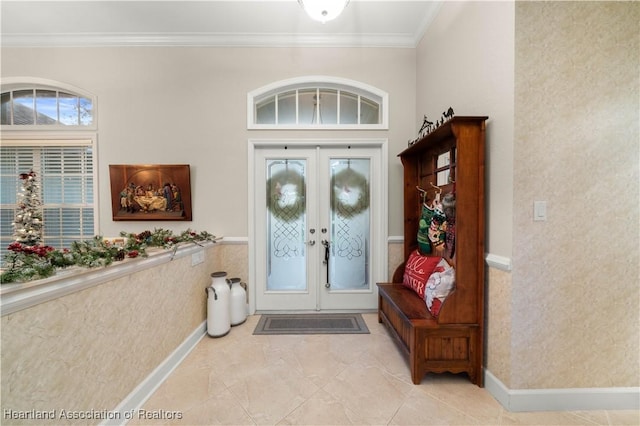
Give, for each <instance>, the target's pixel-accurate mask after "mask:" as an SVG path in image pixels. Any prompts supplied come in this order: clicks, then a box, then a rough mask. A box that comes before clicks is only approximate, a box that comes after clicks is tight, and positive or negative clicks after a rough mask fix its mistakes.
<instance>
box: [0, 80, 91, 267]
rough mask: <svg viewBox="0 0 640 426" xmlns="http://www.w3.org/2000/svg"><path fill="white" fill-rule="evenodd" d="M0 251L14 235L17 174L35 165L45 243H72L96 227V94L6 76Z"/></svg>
mask: <svg viewBox="0 0 640 426" xmlns="http://www.w3.org/2000/svg"><path fill="white" fill-rule="evenodd" d="M1 97H2V102H1V115H2V121H1V123H2V131H3V132H2V145H1V146H0V183H1V185H2V195H1V197H0V253H2V254H4V253H5V252H6V249H7V246H8V245H9V244H10V243H11V242H12V241H13V240H14V229H13V228H14V227H13V225H12V223H13V221H14V218H15V214H16V209H17V206H18V202H19V197H18V194H19V192H20V191H21V181H20V179H19V175H20V174H22V173H28V172H29V171H30V170H33V171H34V172H35V173H36V179H37V181H38V182H39V192H40V194H38V195H39V200H40V202H41V203H42V217H43V224H44V226H43V231H42V237H43V241H42V243H43V244H46V245H50V246H53V247H55V248H58V249H61V248H68V247H70V246H71V244H72V243H73V242H74V241H78V240H83V239H89V238H93V236H94V235H95V230H96V229H97V223H98V217H97V205H96V200H95V197H94V194H95V193H96V182H97V179H96V170H95V168H94V165H95V164H97V158H96V151H97V150H96V149H95V140H96V135H95V132H91V131H90V130H92V129H93V130H95V127H96V123H95V121H96V120H95V119H94V113H95V106H96V102H95V97H94V96H92V95H88V94H86V93H83V92H82V91H80V90H78V89H76V88H73V87H70V86H68V85H64V84H60V83H57V82H51V81H45V80H41V79H29V78H25V79H20V80H17V79H5V80H3V82H2V91H1Z"/></svg>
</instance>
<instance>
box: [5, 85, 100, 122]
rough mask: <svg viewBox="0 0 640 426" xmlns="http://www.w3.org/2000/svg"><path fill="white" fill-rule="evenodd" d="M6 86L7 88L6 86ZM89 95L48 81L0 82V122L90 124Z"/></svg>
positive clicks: (92, 103) (91, 107) (91, 110)
mask: <svg viewBox="0 0 640 426" xmlns="http://www.w3.org/2000/svg"><path fill="white" fill-rule="evenodd" d="M7 89H8V90H7ZM93 107H94V100H93V97H91V96H87V95H83V94H81V93H79V92H78V91H76V90H74V89H67V88H60V87H56V86H54V85H53V84H51V83H50V82H45V81H44V80H39V82H36V83H34V82H28V83H25V82H21V83H13V84H11V83H9V84H7V83H6V82H4V83H3V90H2V94H1V95H0V124H2V126H38V127H39V126H64V127H68V126H83V127H91V126H93V124H94V120H93Z"/></svg>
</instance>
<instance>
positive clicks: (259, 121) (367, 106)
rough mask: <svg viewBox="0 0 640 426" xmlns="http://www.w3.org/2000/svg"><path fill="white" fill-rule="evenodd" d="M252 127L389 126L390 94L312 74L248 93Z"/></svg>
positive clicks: (249, 122) (325, 127)
mask: <svg viewBox="0 0 640 426" xmlns="http://www.w3.org/2000/svg"><path fill="white" fill-rule="evenodd" d="M247 109H248V114H247V116H248V120H247V127H248V128H249V129H272V128H275V129H292V128H296V129H297V128H310V129H388V95H387V93H385V92H383V91H381V90H379V89H377V88H375V87H372V86H369V85H366V84H364V83H361V82H357V81H353V80H346V79H341V78H335V77H326V76H311V77H301V78H296V79H291V80H284V81H279V82H276V83H273V84H269V85H267V86H264V87H261V88H260V89H257V90H254V91H252V92H250V93H249V95H248V102H247Z"/></svg>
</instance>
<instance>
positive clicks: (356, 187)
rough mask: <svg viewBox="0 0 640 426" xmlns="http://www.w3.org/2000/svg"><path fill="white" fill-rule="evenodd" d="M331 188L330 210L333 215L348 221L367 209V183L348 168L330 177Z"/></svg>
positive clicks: (362, 177)
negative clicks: (335, 214)
mask: <svg viewBox="0 0 640 426" xmlns="http://www.w3.org/2000/svg"><path fill="white" fill-rule="evenodd" d="M331 187H332V188H333V197H331V210H332V211H333V212H334V213H337V214H339V215H340V216H342V217H344V218H347V219H350V218H352V217H354V216H356V215H359V214H360V213H362V212H364V211H365V210H366V209H368V208H369V182H368V181H367V178H366V177H364V175H362V174H360V173H358V172H356V171H355V170H353V169H351V168H350V167H349V168H346V169H344V170H342V171H340V172H338V173H336V174H334V175H333V176H332V177H331ZM351 194H355V196H351ZM352 198H353V199H352Z"/></svg>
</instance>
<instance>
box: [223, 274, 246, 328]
mask: <svg viewBox="0 0 640 426" xmlns="http://www.w3.org/2000/svg"><path fill="white" fill-rule="evenodd" d="M227 283H228V284H229V287H230V288H231V290H230V292H231V296H230V297H231V325H239V324H242V323H243V322H245V321H246V319H247V291H246V290H245V289H244V288H243V286H242V284H244V283H241V282H240V278H228V279H227Z"/></svg>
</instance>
